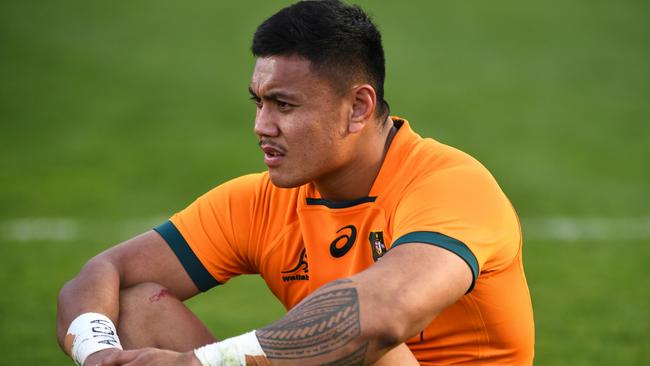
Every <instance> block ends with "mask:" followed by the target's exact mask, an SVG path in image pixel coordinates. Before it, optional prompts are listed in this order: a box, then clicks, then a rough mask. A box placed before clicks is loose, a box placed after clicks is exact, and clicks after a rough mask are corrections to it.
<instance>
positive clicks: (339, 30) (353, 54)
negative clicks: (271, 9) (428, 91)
mask: <svg viewBox="0 0 650 366" xmlns="http://www.w3.org/2000/svg"><path fill="white" fill-rule="evenodd" d="M251 51H252V52H253V55H254V56H256V57H269V56H300V57H303V58H305V59H307V60H309V61H310V62H311V65H312V67H313V69H314V71H316V72H319V73H321V74H322V75H324V76H325V77H326V78H327V79H329V80H330V82H331V83H332V85H333V87H334V88H335V90H337V91H339V92H342V91H344V90H345V89H347V88H348V87H349V86H350V84H351V83H353V82H357V81H364V82H367V83H369V84H370V85H372V87H373V88H374V89H375V92H376V93H377V109H376V111H375V112H376V114H377V115H379V116H387V115H388V114H389V113H390V112H389V106H388V103H387V102H386V101H385V100H384V79H385V76H386V69H385V58H384V48H383V47H382V44H381V34H380V33H379V30H378V29H377V27H376V26H375V24H374V23H373V22H372V20H371V19H370V17H369V16H368V15H367V14H366V13H365V12H364V11H363V9H361V8H360V7H359V6H353V5H347V4H345V3H343V2H341V1H338V0H320V1H316V0H307V1H300V2H298V3H295V4H293V5H290V6H288V7H286V8H284V9H282V10H280V11H278V12H277V13H276V14H274V15H272V16H271V17H270V18H268V19H266V20H265V21H264V22H263V23H262V24H260V26H259V27H258V28H257V30H256V31H255V35H254V36H253V45H252V47H251Z"/></svg>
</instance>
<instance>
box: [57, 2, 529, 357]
mask: <svg viewBox="0 0 650 366" xmlns="http://www.w3.org/2000/svg"><path fill="white" fill-rule="evenodd" d="M252 51H253V53H254V55H255V56H256V57H257V61H256V64H255V69H254V72H253V76H252V81H251V84H250V88H249V89H250V93H251V97H252V99H253V101H254V102H255V104H256V107H257V113H256V117H255V133H256V135H257V136H258V138H259V144H260V147H261V149H262V150H263V152H264V162H265V163H266V165H267V166H268V171H267V172H264V173H261V174H252V175H248V176H244V177H240V178H237V179H235V180H232V181H230V182H227V183H224V184H222V185H221V186H219V187H217V188H215V189H213V190H212V191H210V192H208V193H207V194H205V195H204V196H202V197H200V198H199V199H197V200H196V201H195V202H194V203H192V204H191V205H190V206H189V207H188V208H186V209H185V210H183V211H181V212H179V213H178V214H176V215H174V216H173V217H172V218H171V219H170V221H168V222H166V223H164V224H162V225H160V226H159V227H157V228H156V229H155V230H153V231H150V232H147V233H144V234H142V235H141V236H138V237H136V238H133V239H131V240H129V241H127V242H125V243H123V244H121V245H118V246H116V247H114V248H111V249H109V250H107V251H106V252H104V253H101V254H100V255H98V256H96V257H95V258H93V259H91V260H90V261H89V262H88V263H87V264H86V265H85V266H84V268H83V269H82V270H81V272H80V273H79V275H78V276H77V277H76V278H74V279H73V280H72V281H70V282H69V283H67V284H66V285H65V286H64V287H63V289H62V290H61V293H60V296H59V315H58V339H59V343H60V345H61V347H62V348H63V350H64V351H65V352H66V353H68V354H70V355H71V356H72V357H73V358H74V359H75V360H76V361H77V362H78V363H80V364H81V363H83V364H85V365H105V366H108V365H204V366H206V365H364V364H372V363H375V362H376V364H378V365H415V364H417V363H418V362H419V363H420V364H422V365H439V364H481V363H482V364H516V365H524V364H531V363H532V358H533V318H532V310H531V303H530V297H529V293H528V288H527V285H526V280H525V277H524V273H523V267H522V261H521V234H520V228H519V224H518V220H517V216H516V213H515V212H514V209H513V208H512V206H511V205H510V203H509V201H508V199H507V198H506V197H505V195H504V194H503V192H502V191H501V190H500V188H499V187H498V185H497V183H496V182H495V181H494V179H493V177H492V176H491V175H490V174H489V172H487V170H486V169H485V168H484V167H483V166H481V165H480V163H478V162H477V161H476V160H474V159H473V158H471V157H469V156H468V155H466V154H464V153H462V152H460V151H458V150H455V149H453V148H451V147H448V146H445V145H443V144H440V143H438V142H436V141H434V140H431V139H422V138H421V137H420V136H418V135H417V134H416V133H414V132H413V131H412V130H411V128H410V126H409V124H408V122H407V121H405V120H403V119H400V118H397V117H389V110H388V104H387V103H386V102H385V101H384V96H383V81H384V55H383V49H382V46H381V37H380V34H379V32H378V31H377V29H376V28H375V26H374V25H373V24H372V22H371V21H370V20H369V19H368V17H367V16H366V14H365V13H364V12H363V11H362V10H361V9H360V8H358V7H352V6H348V5H345V4H342V3H340V2H338V1H335V0H328V1H307V2H300V3H297V4H294V5H292V6H289V7H287V8H285V9H282V10H281V11H280V12H278V13H277V14H275V15H273V16H272V17H271V18H269V19H267V20H266V21H265V22H264V23H263V24H262V25H260V27H259V28H258V29H257V31H256V33H255V36H254V39H253V47H252ZM244 273H259V274H261V275H262V276H263V278H264V279H265V281H266V283H267V284H268V286H269V288H270V289H271V291H272V292H273V293H274V294H275V295H276V296H277V297H278V299H280V301H281V302H282V303H283V304H284V306H285V307H286V308H287V309H291V310H290V311H289V312H288V313H287V314H286V316H285V317H283V318H282V319H280V320H279V321H277V322H275V323H273V324H271V325H269V326H267V327H264V328H262V329H259V330H256V331H252V332H249V333H246V334H244V335H241V336H237V337H234V338H230V339H227V340H224V341H222V342H218V343H215V339H214V337H213V336H212V335H211V333H210V331H209V330H207V329H206V328H205V326H203V324H202V323H201V322H200V321H199V320H198V319H197V318H196V317H195V316H194V315H193V314H192V313H191V312H190V311H189V310H188V309H187V308H186V307H185V306H184V305H183V304H182V302H181V301H182V300H185V299H187V298H189V297H191V296H194V295H196V294H197V293H198V292H200V291H206V290H208V289H209V288H211V287H213V286H215V285H218V284H223V283H225V282H226V281H228V279H229V278H231V277H234V276H237V275H239V274H244ZM233 311H236V310H233ZM114 324H117V325H116V326H115V325H114ZM116 328H117V329H116ZM117 334H119V338H118V337H117ZM120 342H121V345H123V346H124V348H125V349H127V350H121V348H122V347H121V346H120ZM405 344H406V345H407V346H408V348H407V346H406V345H405ZM193 350H194V351H193ZM414 356H415V358H417V361H416V360H415V358H414Z"/></svg>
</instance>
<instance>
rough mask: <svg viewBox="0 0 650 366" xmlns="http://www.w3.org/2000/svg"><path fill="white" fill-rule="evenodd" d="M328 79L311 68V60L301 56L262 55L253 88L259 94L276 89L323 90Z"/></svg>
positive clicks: (253, 80) (256, 64)
mask: <svg viewBox="0 0 650 366" xmlns="http://www.w3.org/2000/svg"><path fill="white" fill-rule="evenodd" d="M325 84H327V81H326V80H325V79H324V78H323V77H322V76H320V75H318V74H317V73H316V72H314V71H313V70H312V68H311V62H310V61H309V60H307V59H305V58H302V57H299V56H270V57H260V58H258V59H257V61H256V62H255V69H254V70H253V77H252V79H251V89H253V91H255V93H257V94H264V93H268V92H271V91H275V90H278V89H280V90H284V91H288V92H292V93H310V92H314V91H318V90H321V91H322V90H323V87H324V86H325Z"/></svg>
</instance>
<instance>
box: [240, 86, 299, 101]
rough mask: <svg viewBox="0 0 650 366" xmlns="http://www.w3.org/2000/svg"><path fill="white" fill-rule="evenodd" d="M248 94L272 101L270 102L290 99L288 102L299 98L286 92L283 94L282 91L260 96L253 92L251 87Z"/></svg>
mask: <svg viewBox="0 0 650 366" xmlns="http://www.w3.org/2000/svg"><path fill="white" fill-rule="evenodd" d="M248 92H249V93H250V94H251V96H252V97H254V98H262V99H270V100H278V99H283V100H285V99H288V100H292V101H295V100H296V99H297V98H298V96H297V95H293V94H289V93H285V92H282V91H271V92H269V93H267V94H266V95H262V96H259V95H257V94H256V93H255V92H254V91H253V88H251V87H250V86H249V87H248Z"/></svg>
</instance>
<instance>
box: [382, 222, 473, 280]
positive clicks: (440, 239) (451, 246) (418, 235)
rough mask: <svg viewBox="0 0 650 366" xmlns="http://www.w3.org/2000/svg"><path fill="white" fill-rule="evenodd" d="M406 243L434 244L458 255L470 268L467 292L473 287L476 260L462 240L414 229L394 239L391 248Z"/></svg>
mask: <svg viewBox="0 0 650 366" xmlns="http://www.w3.org/2000/svg"><path fill="white" fill-rule="evenodd" d="M408 243H426V244H431V245H435V246H437V247H440V248H444V249H447V250H449V251H450V252H452V253H454V254H456V255H457V256H459V257H460V258H461V259H462V260H464V261H465V263H467V265H468V266H469V268H470V269H471V270H472V285H471V286H470V287H469V289H468V290H467V293H469V292H470V291H472V290H473V289H474V285H475V284H476V279H477V278H478V274H479V267H478V261H477V260H476V257H475V256H474V253H472V251H471V250H469V248H468V247H467V245H465V244H464V243H463V242H461V241H460V240H457V239H454V238H452V237H449V236H447V235H444V234H441V233H436V232H431V231H414V232H412V233H408V234H406V235H403V236H401V237H400V238H399V239H397V240H395V242H394V243H393V245H392V246H391V248H394V247H396V246H398V245H401V244H408Z"/></svg>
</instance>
